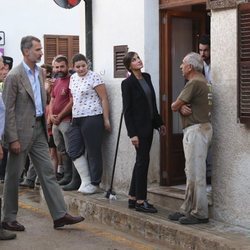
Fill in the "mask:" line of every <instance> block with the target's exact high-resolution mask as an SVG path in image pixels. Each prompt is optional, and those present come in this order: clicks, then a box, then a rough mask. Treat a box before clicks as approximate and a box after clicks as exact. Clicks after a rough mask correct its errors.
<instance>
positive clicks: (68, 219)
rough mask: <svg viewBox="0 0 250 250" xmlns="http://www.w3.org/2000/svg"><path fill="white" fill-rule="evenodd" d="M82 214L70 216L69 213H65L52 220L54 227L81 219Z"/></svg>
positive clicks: (77, 221)
mask: <svg viewBox="0 0 250 250" xmlns="http://www.w3.org/2000/svg"><path fill="white" fill-rule="evenodd" d="M83 220H84V218H83V217H82V216H75V217H73V216H71V215H70V214H67V213H66V214H65V215H64V216H63V217H62V218H60V219H58V220H54V228H58V227H63V226H65V225H72V224H76V223H79V222H81V221H83Z"/></svg>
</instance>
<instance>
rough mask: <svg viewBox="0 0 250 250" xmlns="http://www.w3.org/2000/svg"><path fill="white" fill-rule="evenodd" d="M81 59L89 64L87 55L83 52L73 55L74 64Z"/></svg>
mask: <svg viewBox="0 0 250 250" xmlns="http://www.w3.org/2000/svg"><path fill="white" fill-rule="evenodd" d="M79 61H84V62H86V63H87V64H88V59H87V57H86V56H84V55H83V54H80V53H79V54H76V55H74V56H73V58H72V63H73V66H74V65H75V63H76V62H79Z"/></svg>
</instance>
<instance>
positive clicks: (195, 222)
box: [179, 215, 209, 225]
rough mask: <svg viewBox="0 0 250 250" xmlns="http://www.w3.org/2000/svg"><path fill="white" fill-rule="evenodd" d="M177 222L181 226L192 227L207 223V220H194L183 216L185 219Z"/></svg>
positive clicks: (192, 217) (190, 216) (194, 218)
mask: <svg viewBox="0 0 250 250" xmlns="http://www.w3.org/2000/svg"><path fill="white" fill-rule="evenodd" d="M179 222H180V223H181V224H185V225H193V224H201V223H208V222H209V219H208V218H204V219H199V218H196V217H194V216H192V215H189V216H185V217H182V218H180V219H179Z"/></svg>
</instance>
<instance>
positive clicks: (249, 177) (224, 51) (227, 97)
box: [211, 9, 250, 228]
mask: <svg viewBox="0 0 250 250" xmlns="http://www.w3.org/2000/svg"><path fill="white" fill-rule="evenodd" d="M211 39H212V41H211V42H212V44H211V48H212V50H211V52H212V55H211V58H212V64H211V65H212V82H213V103H214V109H213V118H212V120H213V128H214V137H213V147H212V151H213V176H212V187H213V204H214V205H213V213H214V218H215V219H218V220H222V221H226V222H229V223H232V224H235V225H241V226H244V227H247V228H250V128H247V127H246V126H245V125H243V124H240V123H238V122H237V66H238V65H237V11H236V9H231V10H224V11H213V12H212V18H211Z"/></svg>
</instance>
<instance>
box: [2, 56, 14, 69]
mask: <svg viewBox="0 0 250 250" xmlns="http://www.w3.org/2000/svg"><path fill="white" fill-rule="evenodd" d="M2 58H3V63H4V65H6V64H7V65H9V70H11V69H12V67H13V58H12V57H9V56H2Z"/></svg>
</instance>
